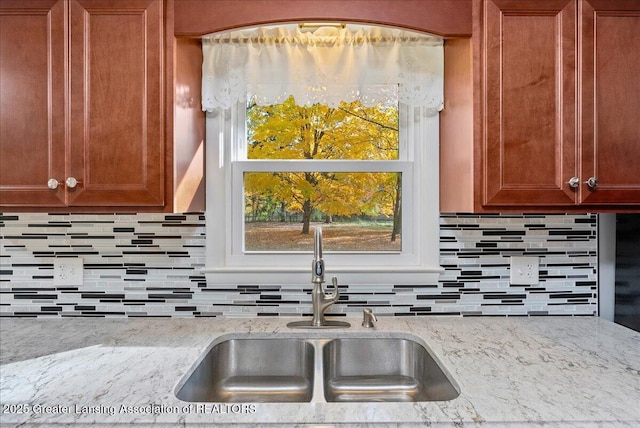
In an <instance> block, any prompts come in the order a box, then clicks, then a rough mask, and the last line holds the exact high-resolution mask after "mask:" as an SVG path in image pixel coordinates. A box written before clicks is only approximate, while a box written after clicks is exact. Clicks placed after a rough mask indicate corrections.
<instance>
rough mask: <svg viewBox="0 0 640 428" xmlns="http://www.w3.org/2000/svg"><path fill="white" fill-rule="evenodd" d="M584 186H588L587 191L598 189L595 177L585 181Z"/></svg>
mask: <svg viewBox="0 0 640 428" xmlns="http://www.w3.org/2000/svg"><path fill="white" fill-rule="evenodd" d="M585 184H586V185H587V186H589V189H591V190H595V188H596V187H598V179H597V178H595V177H590V178H589V179H588V180H587V181H585Z"/></svg>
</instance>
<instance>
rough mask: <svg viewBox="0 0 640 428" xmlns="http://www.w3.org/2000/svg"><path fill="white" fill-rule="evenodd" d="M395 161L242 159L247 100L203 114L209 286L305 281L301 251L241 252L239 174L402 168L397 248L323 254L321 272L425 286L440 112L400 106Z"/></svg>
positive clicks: (431, 258) (432, 274) (434, 217)
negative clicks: (397, 157) (400, 241)
mask: <svg viewBox="0 0 640 428" xmlns="http://www.w3.org/2000/svg"><path fill="white" fill-rule="evenodd" d="M399 110H400V111H399V118H400V133H399V135H400V150H399V153H400V159H399V160H376V161H363V160H353V161H352V160H306V159H305V160H249V159H247V158H246V144H247V143H246V136H245V134H246V132H245V126H246V116H245V114H246V106H245V105H244V104H243V103H238V104H237V105H236V108H231V109H228V110H220V111H218V112H214V113H208V114H207V119H206V141H207V151H206V166H207V168H206V170H207V182H206V189H207V190H206V198H207V199H206V206H207V211H206V236H207V238H206V242H207V252H206V265H205V266H206V267H205V268H204V269H203V272H204V273H205V274H206V277H207V282H208V283H210V284H225V285H229V284H238V285H245V284H253V285H272V284H282V285H286V284H298V285H299V284H305V283H307V282H309V281H310V279H311V260H312V256H313V248H309V251H308V252H275V251H274V252H244V251H243V239H244V233H243V232H244V231H243V227H244V193H243V174H244V172H257V171H274V170H275V171H327V172H385V171H390V172H395V171H398V172H402V186H403V187H402V198H403V199H402V204H403V205H402V216H403V217H402V251H401V252H348V251H346V252H345V251H341V252H329V251H325V252H324V254H323V258H324V261H325V266H326V272H325V273H326V275H327V277H331V276H337V277H338V283H339V284H352V285H358V284H364V285H375V284H431V283H434V282H435V281H437V279H438V275H439V274H440V273H442V272H443V269H442V268H441V267H440V266H439V117H438V115H437V114H436V115H433V114H428V113H427V110H426V109H425V108H421V107H408V106H406V105H403V104H400V107H399Z"/></svg>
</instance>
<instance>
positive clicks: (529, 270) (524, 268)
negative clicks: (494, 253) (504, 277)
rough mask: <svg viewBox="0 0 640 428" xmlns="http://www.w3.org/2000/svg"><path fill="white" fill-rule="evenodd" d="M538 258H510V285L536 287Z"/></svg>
mask: <svg viewBox="0 0 640 428" xmlns="http://www.w3.org/2000/svg"><path fill="white" fill-rule="evenodd" d="M538 270H539V260H538V257H528V256H525V257H516V256H512V257H511V262H510V268H509V271H510V272H511V278H510V281H509V282H510V283H511V284H513V285H536V284H537V283H538V280H539V278H538Z"/></svg>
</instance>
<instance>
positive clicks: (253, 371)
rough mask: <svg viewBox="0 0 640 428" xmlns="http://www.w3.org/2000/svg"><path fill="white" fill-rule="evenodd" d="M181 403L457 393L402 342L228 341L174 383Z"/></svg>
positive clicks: (428, 359) (418, 348)
mask: <svg viewBox="0 0 640 428" xmlns="http://www.w3.org/2000/svg"><path fill="white" fill-rule="evenodd" d="M176 391H177V392H176V397H178V398H179V399H180V400H183V401H189V402H223V403H224V402H226V403H286V402H289V403H295V402H298V403H303V402H314V403H316V402H325V403H326V402H373V401H386V402H392V401H406V402H417V401H445V400H451V399H453V398H456V397H457V396H458V395H459V393H460V392H459V389H458V388H457V387H456V386H455V385H454V382H453V381H452V380H451V379H450V377H448V375H447V374H446V373H445V371H444V370H443V369H442V368H441V367H440V365H439V363H438V362H437V360H436V359H435V358H434V357H433V356H432V355H431V354H430V353H429V351H428V350H427V349H426V348H425V347H424V346H422V345H421V344H420V343H418V342H417V341H415V340H412V339H410V338H406V337H394V338H382V337H379V336H366V337H342V338H336V337H335V336H334V337H330V336H327V337H317V338H300V337H292V338H272V339H270V338H265V339H255V338H238V337H234V338H230V339H227V340H224V341H222V342H219V343H217V344H215V345H214V346H213V347H211V348H210V349H209V350H208V351H207V352H206V353H205V354H204V357H203V358H201V359H200V360H199V362H197V363H196V364H195V365H194V368H193V369H192V370H191V372H190V374H187V375H186V376H185V378H184V379H183V380H182V381H181V382H180V383H179V384H178V387H177V388H176Z"/></svg>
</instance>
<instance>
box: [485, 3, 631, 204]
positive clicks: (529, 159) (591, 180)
mask: <svg viewBox="0 0 640 428" xmlns="http://www.w3.org/2000/svg"><path fill="white" fill-rule="evenodd" d="M482 4H483V7H482V10H481V14H480V15H481V25H480V28H481V30H480V32H479V33H480V34H481V40H480V44H481V46H482V48H481V49H480V55H479V63H480V64H481V65H480V67H479V71H480V74H481V76H482V77H481V79H480V100H481V103H480V109H481V111H482V112H483V113H482V114H481V115H480V117H481V120H480V122H476V123H477V124H478V123H479V127H478V129H479V130H480V131H479V132H480V135H481V137H480V138H479V141H480V145H481V148H480V150H479V153H480V155H481V162H480V164H479V168H478V170H479V171H480V182H481V184H480V186H479V192H478V195H479V200H480V201H481V202H480V206H481V209H482V208H485V209H487V210H496V209H497V210H500V209H502V208H504V209H520V210H523V209H550V210H554V209H562V210H569V211H571V210H581V211H584V210H590V211H591V210H593V211H597V210H612V209H621V210H625V209H637V207H638V205H640V167H639V166H638V165H640V126H638V121H639V119H640V73H639V72H638V70H640V0H562V1H560V0H543V1H526V0H525V1H513V0H512V1H506V0H505V1H502V0H485V1H484V2H483V3H482ZM572 179H573V186H572V185H571V184H570V182H571V181H572ZM574 186H575V187H574Z"/></svg>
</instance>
